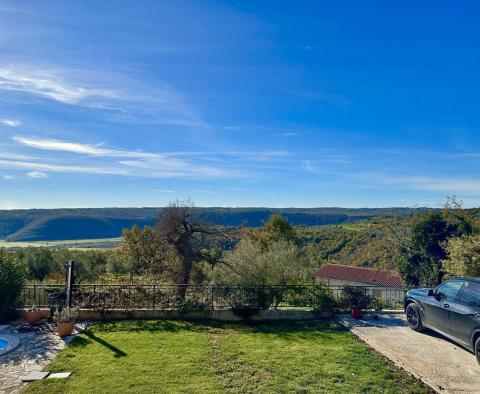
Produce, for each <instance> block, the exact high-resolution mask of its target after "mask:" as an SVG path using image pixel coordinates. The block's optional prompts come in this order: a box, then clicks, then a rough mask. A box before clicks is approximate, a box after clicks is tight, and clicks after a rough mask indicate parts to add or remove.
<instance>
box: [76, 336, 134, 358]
mask: <svg viewBox="0 0 480 394" xmlns="http://www.w3.org/2000/svg"><path fill="white" fill-rule="evenodd" d="M84 334H85V335H86V336H87V337H88V338H90V339H91V340H92V341H95V342H97V343H98V344H100V345H102V346H104V347H106V348H107V349H108V350H111V351H112V352H113V356H114V357H125V356H126V355H127V353H125V352H124V351H123V350H121V349H119V348H118V347H116V346H113V345H112V344H110V343H108V342H107V341H105V340H103V339H102V338H99V337H97V336H95V334H93V333H92V332H90V331H89V330H87V331H85V332H84ZM79 339H80V338H79ZM81 339H83V338H81ZM83 340H84V341H85V344H86V343H88V342H89V341H87V340H85V339H83ZM80 346H81V345H80Z"/></svg>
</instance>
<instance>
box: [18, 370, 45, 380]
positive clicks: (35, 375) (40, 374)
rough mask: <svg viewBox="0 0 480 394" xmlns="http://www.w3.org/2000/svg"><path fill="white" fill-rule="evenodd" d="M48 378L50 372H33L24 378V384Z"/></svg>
mask: <svg viewBox="0 0 480 394" xmlns="http://www.w3.org/2000/svg"><path fill="white" fill-rule="evenodd" d="M47 376H48V372H40V371H32V372H30V373H29V374H28V375H25V376H24V377H23V378H22V382H35V381H36V380H42V379H44V378H46V377H47Z"/></svg>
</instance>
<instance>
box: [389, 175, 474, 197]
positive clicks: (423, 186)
mask: <svg viewBox="0 0 480 394" xmlns="http://www.w3.org/2000/svg"><path fill="white" fill-rule="evenodd" d="M380 179H381V181H382V182H383V183H386V184H390V185H400V186H402V187H408V188H411V189H415V190H423V191H431V192H441V193H445V194H451V193H457V194H479V195H480V179H471V178H463V179H462V178H458V177H454V178H447V177H438V178H436V177H427V176H382V177H380Z"/></svg>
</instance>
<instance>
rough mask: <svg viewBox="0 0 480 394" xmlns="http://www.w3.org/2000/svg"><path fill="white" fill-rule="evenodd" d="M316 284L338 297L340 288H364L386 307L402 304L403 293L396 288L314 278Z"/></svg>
mask: <svg viewBox="0 0 480 394" xmlns="http://www.w3.org/2000/svg"><path fill="white" fill-rule="evenodd" d="M315 281H316V282H317V283H322V284H324V285H326V286H328V287H329V288H331V289H332V291H333V292H334V294H335V295H336V296H337V297H338V296H340V288H341V287H343V286H345V285H349V286H366V287H368V292H369V293H370V295H371V296H373V297H377V298H381V299H382V300H383V302H384V303H385V305H386V306H391V307H393V306H394V305H395V304H396V303H401V302H403V297H404V295H405V291H404V290H403V289H399V288H396V287H386V286H372V285H369V284H367V283H363V282H355V281H348V280H343V279H332V278H321V277H315Z"/></svg>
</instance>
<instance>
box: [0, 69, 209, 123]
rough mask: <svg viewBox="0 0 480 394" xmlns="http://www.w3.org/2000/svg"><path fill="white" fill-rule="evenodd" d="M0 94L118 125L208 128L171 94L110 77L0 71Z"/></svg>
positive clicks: (105, 74)
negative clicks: (87, 111) (96, 115)
mask: <svg viewBox="0 0 480 394" xmlns="http://www.w3.org/2000/svg"><path fill="white" fill-rule="evenodd" d="M67 76H68V77H67ZM72 76H74V77H72ZM158 84H159V83H157V85H158ZM0 90H3V91H7V92H14V93H20V94H23V95H25V96H26V97H27V98H28V97H29V96H33V97H40V98H43V99H46V100H53V101H56V102H59V103H62V104H65V105H75V106H81V107H87V108H93V109H96V110H100V111H103V112H105V113H106V114H105V115H106V116H107V117H109V118H110V119H112V120H115V121H117V122H122V123H137V122H142V123H153V124H169V125H174V126H183V127H196V128H210V126H209V125H208V124H207V122H205V121H204V120H203V119H202V118H201V117H200V116H199V115H198V114H197V113H196V112H195V111H194V110H193V109H192V108H191V107H190V105H189V104H187V103H186V100H185V98H184V97H183V96H182V95H181V94H179V93H178V92H177V91H176V90H175V89H172V88H170V87H168V86H166V85H165V86H155V87H154V86H151V85H148V84H144V83H142V82H140V81H138V80H135V79H132V78H129V77H128V76H126V75H123V74H119V73H115V72H111V71H103V72H102V71H95V72H93V71H90V70H83V69H62V68H60V69H59V68H53V69H44V68H41V67H35V68H32V67H23V66H17V65H15V66H3V67H1V66H0Z"/></svg>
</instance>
